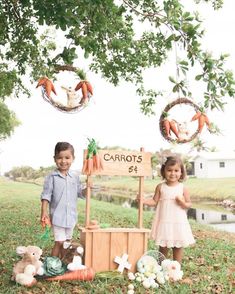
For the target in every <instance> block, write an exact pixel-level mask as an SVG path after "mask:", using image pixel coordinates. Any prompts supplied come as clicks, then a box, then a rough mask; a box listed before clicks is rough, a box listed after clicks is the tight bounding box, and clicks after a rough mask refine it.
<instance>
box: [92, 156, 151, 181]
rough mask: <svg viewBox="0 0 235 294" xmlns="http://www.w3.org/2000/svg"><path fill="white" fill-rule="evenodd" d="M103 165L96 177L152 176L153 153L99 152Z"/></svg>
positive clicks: (96, 172)
mask: <svg viewBox="0 0 235 294" xmlns="http://www.w3.org/2000/svg"><path fill="white" fill-rule="evenodd" d="M99 156H100V158H101V160H102V163H103V169H102V170H101V171H95V172H92V174H94V175H111V176H151V175H152V168H151V153H150V152H137V151H120V150H99Z"/></svg>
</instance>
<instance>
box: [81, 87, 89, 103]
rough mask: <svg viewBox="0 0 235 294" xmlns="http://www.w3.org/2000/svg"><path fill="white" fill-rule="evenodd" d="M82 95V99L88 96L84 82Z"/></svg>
mask: <svg viewBox="0 0 235 294" xmlns="http://www.w3.org/2000/svg"><path fill="white" fill-rule="evenodd" d="M82 97H83V99H84V100H85V99H87V97H88V93H87V85H86V83H83V84H82Z"/></svg>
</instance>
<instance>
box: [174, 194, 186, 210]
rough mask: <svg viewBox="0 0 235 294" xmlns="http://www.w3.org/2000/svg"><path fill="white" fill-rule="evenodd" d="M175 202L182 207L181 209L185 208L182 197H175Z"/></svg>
mask: <svg viewBox="0 0 235 294" xmlns="http://www.w3.org/2000/svg"><path fill="white" fill-rule="evenodd" d="M175 201H176V203H177V204H178V205H179V206H180V207H182V208H185V199H184V196H176V197H175Z"/></svg>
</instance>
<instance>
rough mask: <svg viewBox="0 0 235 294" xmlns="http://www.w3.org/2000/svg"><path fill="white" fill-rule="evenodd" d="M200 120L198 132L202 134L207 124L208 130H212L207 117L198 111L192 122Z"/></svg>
mask: <svg viewBox="0 0 235 294" xmlns="http://www.w3.org/2000/svg"><path fill="white" fill-rule="evenodd" d="M195 120H198V132H199V133H201V132H202V129H203V127H204V125H205V124H206V125H207V127H208V129H209V128H210V121H209V119H208V117H207V115H206V114H205V113H204V112H202V111H197V112H196V114H195V115H194V116H193V117H192V119H191V121H195Z"/></svg>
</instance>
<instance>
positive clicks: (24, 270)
mask: <svg viewBox="0 0 235 294" xmlns="http://www.w3.org/2000/svg"><path fill="white" fill-rule="evenodd" d="M16 253H17V254H18V255H20V256H22V259H21V260H20V261H18V262H17V263H16V264H15V265H14V268H13V274H12V280H13V281H16V282H17V283H19V284H21V285H25V286H32V285H34V284H35V283H36V280H35V278H34V276H35V275H43V267H42V262H41V261H40V257H41V255H42V249H41V248H39V247H37V246H27V247H25V246H18V247H17V248H16Z"/></svg>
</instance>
